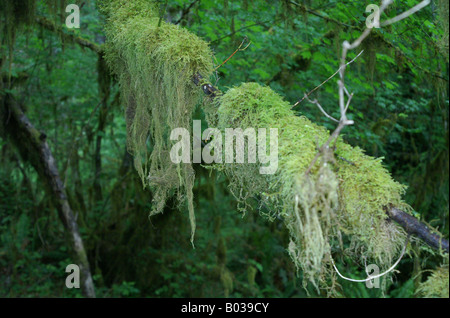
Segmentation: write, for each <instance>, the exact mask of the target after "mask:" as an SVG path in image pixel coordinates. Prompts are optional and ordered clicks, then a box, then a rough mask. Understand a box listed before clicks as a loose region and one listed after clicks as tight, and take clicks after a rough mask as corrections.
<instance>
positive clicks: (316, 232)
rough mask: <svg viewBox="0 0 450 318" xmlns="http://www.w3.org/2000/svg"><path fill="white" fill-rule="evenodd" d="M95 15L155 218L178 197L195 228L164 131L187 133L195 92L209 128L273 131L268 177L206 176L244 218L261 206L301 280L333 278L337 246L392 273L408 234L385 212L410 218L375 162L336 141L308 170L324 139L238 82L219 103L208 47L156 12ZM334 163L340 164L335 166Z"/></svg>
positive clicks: (250, 169) (135, 6) (234, 166)
mask: <svg viewBox="0 0 450 318" xmlns="http://www.w3.org/2000/svg"><path fill="white" fill-rule="evenodd" d="M102 8H103V10H104V13H105V14H106V16H107V20H108V23H107V26H106V35H107V41H108V42H109V43H108V45H107V46H106V47H107V50H106V54H105V56H106V60H107V62H108V63H109V66H110V67H111V68H112V69H113V71H114V72H115V73H116V75H117V77H118V78H119V83H120V86H121V92H122V96H123V97H124V102H125V104H126V118H127V129H128V132H127V136H128V142H129V148H130V150H131V151H132V153H133V155H134V157H135V167H136V169H137V171H138V173H139V175H140V176H141V178H142V181H143V183H144V185H148V186H150V187H152V189H153V190H154V193H155V195H154V212H153V213H157V212H160V211H162V209H163V207H164V206H165V203H166V200H167V198H168V196H169V195H172V194H173V192H175V194H177V195H178V197H179V198H186V199H187V200H186V202H187V203H188V209H189V214H190V220H191V225H192V229H193V231H194V229H195V218H194V216H193V205H192V195H193V194H192V187H193V171H192V166H191V163H182V164H180V163H178V164H177V163H173V162H172V161H171V159H170V158H169V155H168V154H169V152H170V148H171V146H172V145H173V144H174V142H173V140H170V139H169V136H170V135H171V131H173V129H174V128H178V127H183V128H185V129H188V130H189V129H191V124H192V116H193V110H194V107H195V105H196V104H197V103H198V100H199V98H198V97H199V93H200V90H199V89H198V86H200V87H201V89H202V91H203V93H204V94H206V95H207V96H208V97H209V98H207V100H209V101H210V102H207V103H205V104H204V108H203V109H204V111H205V114H206V119H207V122H208V125H209V126H210V127H217V128H219V130H221V131H224V130H225V129H226V128H241V129H242V130H245V129H247V128H265V129H277V130H278V138H277V139H276V140H272V139H271V140H270V141H269V142H268V143H267V144H266V147H267V146H270V147H271V146H272V142H273V143H276V144H277V148H278V162H277V165H278V166H277V167H278V170H277V171H276V173H275V174H273V175H270V174H268V175H265V174H261V173H260V170H259V169H260V168H261V167H262V164H261V163H258V164H255V163H226V164H224V163H216V164H214V165H212V168H214V169H217V170H220V171H223V172H224V173H226V174H227V175H228V177H229V180H230V189H231V191H232V193H233V194H234V195H235V197H236V199H237V200H238V202H239V203H240V208H241V210H243V211H245V210H246V209H247V207H249V206H250V205H251V203H249V202H248V200H249V199H252V198H254V197H258V198H260V201H261V205H263V206H265V207H267V209H266V210H267V211H265V212H264V213H265V214H266V215H267V217H268V218H269V219H271V218H273V217H280V218H282V219H283V220H284V222H285V225H286V227H287V229H288V230H289V233H290V238H291V242H290V244H289V247H288V250H289V253H290V255H291V257H292V259H293V261H294V263H295V264H296V266H297V267H298V268H299V269H301V270H302V271H303V277H304V278H305V279H306V280H309V281H311V282H312V283H313V284H315V285H316V286H317V284H316V283H317V282H320V283H324V282H326V281H328V280H329V278H330V277H333V274H332V273H331V272H330V271H331V269H330V268H331V266H327V265H331V263H330V257H329V256H330V255H331V253H332V248H333V250H334V248H339V247H341V248H342V247H343V240H344V239H345V240H346V241H347V242H348V243H349V244H348V246H349V248H348V250H349V251H348V252H349V254H351V255H353V256H354V258H355V259H357V260H360V261H362V260H363V259H364V260H365V259H367V258H369V259H370V260H371V261H373V262H375V263H377V265H379V266H380V267H388V266H391V265H392V262H393V260H394V259H395V258H396V256H398V255H399V254H400V253H401V250H402V249H403V246H404V241H405V238H406V236H407V231H405V230H402V228H400V227H398V226H396V225H395V224H394V223H393V222H388V215H386V213H385V212H384V207H386V206H390V205H393V206H395V207H396V208H397V209H401V210H403V211H406V212H411V210H412V209H411V207H410V206H409V205H408V204H407V203H405V202H404V201H403V200H402V196H403V194H404V192H405V186H404V185H401V184H400V183H398V182H396V181H395V180H394V179H393V178H392V176H391V175H390V173H389V172H388V171H387V169H386V168H385V167H384V166H383V164H382V161H381V159H378V158H373V157H370V156H367V155H366V154H364V151H363V150H361V149H360V148H358V147H352V146H350V145H349V144H347V143H346V142H345V141H344V140H343V139H342V138H341V137H337V136H336V137H337V138H333V140H334V141H335V143H334V147H333V151H331V147H330V151H326V152H322V153H321V154H320V156H319V157H320V158H318V159H319V160H315V161H314V158H315V157H316V156H317V148H318V145H323V144H325V143H326V142H327V140H329V139H330V132H329V131H327V129H325V128H324V127H321V126H319V125H316V124H314V123H313V122H311V121H310V120H309V119H307V118H306V117H304V116H297V114H296V113H295V112H294V111H292V109H291V105H290V104H289V103H288V102H287V101H285V100H284V99H283V98H282V97H281V96H280V95H278V94H277V93H276V92H274V91H273V90H271V89H270V88H269V87H264V86H261V85H259V84H257V83H244V84H242V85H239V86H237V87H233V88H231V89H229V90H228V91H227V92H225V93H223V94H222V93H221V92H220V91H219V90H218V89H216V88H215V87H214V86H213V85H212V84H211V83H210V82H209V78H210V76H211V75H212V73H213V68H212V63H211V61H212V60H213V56H212V52H211V50H210V49H209V47H208V44H207V43H206V42H204V41H203V40H201V39H199V38H198V37H196V36H195V35H193V34H192V33H190V32H188V31H187V30H186V29H183V28H179V27H176V26H174V25H170V24H167V23H164V22H162V23H159V22H160V18H159V16H158V15H157V12H158V11H157V9H156V7H155V6H154V4H149V2H147V1H144V0H133V1H125V0H114V1H104V2H103V5H102ZM344 56H345V54H344ZM343 106H344V105H342V107H341V109H342V108H343ZM344 119H345V118H344ZM336 135H337V134H336ZM332 137H335V136H332ZM148 140H150V141H151V144H152V148H151V153H148V151H149V148H148V147H147V146H148ZM258 146H259V145H258ZM335 154H336V155H337V156H340V157H343V158H346V159H347V160H346V161H343V160H334V155H335ZM312 162H313V164H311V163H312ZM349 162H351V163H352V164H349ZM306 172H308V173H306ZM173 190H175V191H173Z"/></svg>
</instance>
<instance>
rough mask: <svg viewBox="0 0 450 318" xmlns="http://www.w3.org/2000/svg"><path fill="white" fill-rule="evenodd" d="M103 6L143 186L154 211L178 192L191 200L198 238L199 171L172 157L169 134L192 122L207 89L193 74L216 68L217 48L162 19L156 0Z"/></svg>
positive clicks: (130, 142) (131, 147) (112, 60)
mask: <svg viewBox="0 0 450 318" xmlns="http://www.w3.org/2000/svg"><path fill="white" fill-rule="evenodd" d="M101 7H102V10H103V12H104V13H105V14H106V16H107V24H106V27H105V31H106V35H107V38H108V42H107V45H106V53H105V59H106V60H107V62H108V64H109V66H110V67H111V69H112V70H113V72H114V73H115V74H116V75H117V77H118V80H119V83H120V86H121V92H122V97H123V100H124V103H125V105H126V111H125V115H126V121H127V137H128V138H127V140H128V142H127V143H128V149H129V151H130V152H131V153H132V154H133V155H134V165H135V167H136V170H137V171H138V173H139V175H140V177H141V179H142V182H143V185H144V186H146V185H150V186H151V188H152V190H153V194H154V198H153V201H154V208H153V210H152V212H151V214H155V213H159V212H162V210H163V208H164V206H165V203H166V200H167V198H168V197H169V196H170V195H172V192H173V191H175V192H176V194H177V196H178V199H179V202H185V201H187V204H188V209H189V215H190V220H191V226H192V238H193V235H194V231H195V219H194V207H193V202H192V201H193V195H192V187H193V184H194V170H193V168H192V166H191V164H186V163H181V164H174V163H172V162H171V160H170V155H169V153H170V149H171V147H172V144H173V142H172V141H170V140H169V136H170V132H171V130H172V129H174V128H178V127H183V128H186V129H189V127H191V124H192V113H193V111H194V108H195V106H196V104H197V102H198V100H199V97H200V94H201V91H200V90H199V89H198V88H197V87H196V86H195V85H194V84H193V81H192V77H193V75H194V74H197V73H200V74H202V75H203V76H205V77H208V76H209V75H210V74H211V73H212V69H213V65H212V53H211V51H210V49H209V47H208V45H207V43H206V42H204V41H203V40H201V39H199V38H198V37H197V36H195V35H193V34H191V33H190V32H189V31H187V30H186V29H182V28H180V27H178V26H175V25H171V24H167V23H165V22H163V21H160V19H159V17H158V8H157V6H155V4H154V3H153V2H151V1H144V0H133V1H124V0H117V1H104V2H103V3H102V6H101ZM160 22H161V23H160ZM159 24H160V25H159ZM158 25H159V26H158Z"/></svg>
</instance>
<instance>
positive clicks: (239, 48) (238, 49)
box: [214, 36, 252, 71]
mask: <svg viewBox="0 0 450 318" xmlns="http://www.w3.org/2000/svg"><path fill="white" fill-rule="evenodd" d="M246 40H248V38H247V36H244V39H243V40H242V42H241V44H240V45H239V47H238V48H237V49H236V51H234V52H233V54H231V55H230V56H229V57H228V58H227V59H226V60H225V61H223V62H222V64H220V65H219V66H217V67H216V68H215V69H214V71H216V70H218V69H219V68H220V67H221V66H222V65H224V64H225V63H226V62H228V60H229V59H231V58H232V57H233V55H235V54H236V53H237V52H238V51H245V50H246V49H247V48H248V47H249V46H250V44H251V43H252V41H249V42H248V44H247V45H246V46H245V47H244V48H243V49H242V46H243V45H244V43H245V41H246Z"/></svg>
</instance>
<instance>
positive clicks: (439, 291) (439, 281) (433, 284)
mask: <svg viewBox="0 0 450 318" xmlns="http://www.w3.org/2000/svg"><path fill="white" fill-rule="evenodd" d="M447 261H448V260H447ZM417 293H418V294H419V295H421V296H422V297H425V298H448V297H449V278H448V265H446V266H443V267H439V268H437V269H435V270H433V271H432V273H431V275H430V277H428V279H427V280H426V281H425V282H423V283H422V284H421V285H420V286H419V288H418V290H417Z"/></svg>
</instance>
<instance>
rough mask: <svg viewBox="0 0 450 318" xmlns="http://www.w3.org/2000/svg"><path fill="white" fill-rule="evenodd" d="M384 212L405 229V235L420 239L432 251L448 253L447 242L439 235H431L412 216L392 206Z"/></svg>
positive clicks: (428, 230)
mask: <svg viewBox="0 0 450 318" xmlns="http://www.w3.org/2000/svg"><path fill="white" fill-rule="evenodd" d="M386 212H387V214H388V216H389V217H390V218H391V219H392V220H394V221H395V222H397V223H398V224H399V225H400V226H401V227H402V228H404V229H405V231H406V233H408V234H410V235H413V236H416V237H418V238H420V239H421V240H422V241H424V242H425V243H427V244H428V245H429V246H431V247H432V248H434V249H437V250H441V249H442V250H444V251H445V252H447V253H448V252H449V247H448V240H446V239H444V238H443V237H442V235H441V234H438V233H433V232H432V231H431V230H430V229H429V228H428V226H426V225H425V224H424V223H422V222H420V221H419V220H418V219H416V218H415V217H414V216H412V215H410V214H408V213H406V212H403V211H402V210H399V209H397V208H396V207H393V206H391V207H388V208H386Z"/></svg>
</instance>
